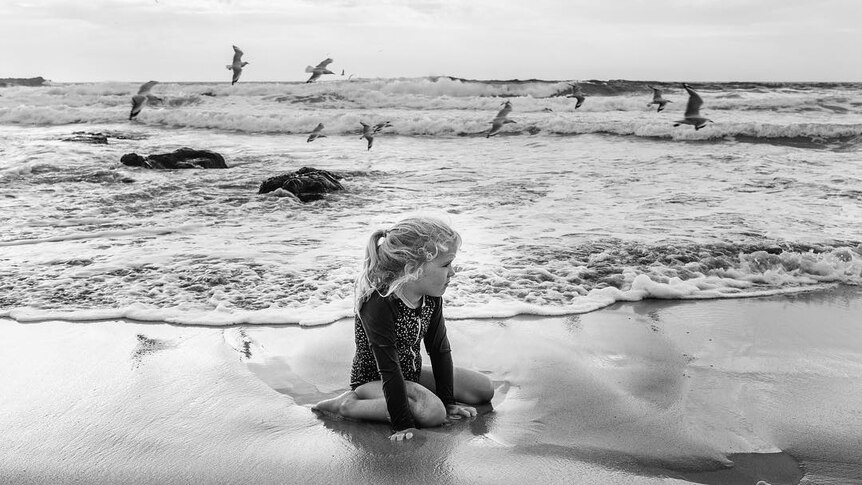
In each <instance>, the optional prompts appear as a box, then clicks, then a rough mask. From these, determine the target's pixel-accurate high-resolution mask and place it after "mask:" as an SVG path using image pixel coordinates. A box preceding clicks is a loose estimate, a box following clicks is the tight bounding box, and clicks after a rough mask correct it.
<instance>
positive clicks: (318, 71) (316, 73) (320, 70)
mask: <svg viewBox="0 0 862 485" xmlns="http://www.w3.org/2000/svg"><path fill="white" fill-rule="evenodd" d="M331 62H332V58H331V57H327V58H326V59H324V60H322V61H320V64H318V65H316V66H314V67H311V66H308V67H306V68H305V72H310V73H311V77H310V78H308V81H305V82H307V83H313V82H314V81H317V79H318V78H319V77H320V76H322V75H324V74H335V73H334V72H332V71H330V70H329V69H327V68H326V66H328V65H329V64H330V63H331Z"/></svg>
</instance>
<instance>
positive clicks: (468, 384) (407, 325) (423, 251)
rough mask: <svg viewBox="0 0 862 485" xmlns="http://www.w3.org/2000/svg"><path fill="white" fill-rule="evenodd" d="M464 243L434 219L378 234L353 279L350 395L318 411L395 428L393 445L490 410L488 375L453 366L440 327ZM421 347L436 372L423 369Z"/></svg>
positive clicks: (320, 406)
mask: <svg viewBox="0 0 862 485" xmlns="http://www.w3.org/2000/svg"><path fill="white" fill-rule="evenodd" d="M460 245H461V236H459V235H458V233H457V232H455V231H453V230H452V229H451V228H450V227H449V226H448V225H446V224H445V223H443V222H442V221H439V220H437V219H432V218H425V217H418V218H410V219H405V220H403V221H401V222H399V223H397V224H395V225H394V226H392V227H391V228H390V229H387V230H382V229H378V230H377V231H375V232H374V233H373V234H372V235H371V239H370V240H369V241H368V245H367V247H366V249H365V260H364V262H363V267H362V272H361V273H360V274H359V277H358V278H357V280H356V317H355V325H354V328H355V341H356V354H355V355H354V357H353V368H352V370H351V372H350V387H351V389H352V390H351V391H347V392H346V393H344V394H342V395H340V396H338V397H335V398H332V399H327V400H325V401H321V402H319V403H318V404H317V405H315V406H314V408H313V409H315V410H319V411H323V412H328V413H332V414H336V415H340V416H344V417H347V418H353V419H366V420H373V421H390V422H391V423H392V430H393V434H392V436H390V438H389V439H391V440H393V441H401V440H403V439H410V438H412V437H413V432H414V431H415V429H416V428H418V427H430V426H439V425H441V424H443V422H444V421H445V420H446V418H447V415H449V416H453V417H455V418H456V419H460V417H461V416H463V417H472V416H475V415H476V409H475V408H474V407H471V406H466V405H463V404H459V403H464V404H472V405H475V404H481V403H487V402H489V401H490V400H491V398H492V397H493V396H494V388H493V387H492V385H491V381H490V379H488V378H487V377H486V376H484V375H482V374H480V373H478V372H475V371H471V370H467V369H463V368H460V367H453V365H452V356H451V351H450V348H449V339H448V338H447V337H446V324H445V323H444V321H443V298H442V296H443V293H444V292H445V291H446V287H447V286H448V284H449V279H450V278H451V277H452V276H454V274H455V271H454V269H453V268H452V260H453V259H455V253H456V252H457V251H458V247H459V246H460ZM423 340H424V342H425V350H426V351H427V352H428V355H429V357H430V358H431V366H430V367H429V366H424V367H423V366H422V356H421V354H420V353H419V344H420V342H422V341H423Z"/></svg>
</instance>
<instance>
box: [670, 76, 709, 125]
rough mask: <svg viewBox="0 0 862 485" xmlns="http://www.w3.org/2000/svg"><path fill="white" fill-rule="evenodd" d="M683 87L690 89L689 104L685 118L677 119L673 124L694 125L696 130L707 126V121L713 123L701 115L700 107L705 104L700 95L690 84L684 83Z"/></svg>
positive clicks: (686, 107)
mask: <svg viewBox="0 0 862 485" xmlns="http://www.w3.org/2000/svg"><path fill="white" fill-rule="evenodd" d="M682 87H684V88H685V90H686V91H688V104H687V105H686V106H685V119H682V120H679V121H677V122H676V123H674V124H673V126H679V125H692V126H694V131H697V130H699V129H701V128H703V127H704V126H706V122H707V121H708V122H710V123H713V121H712V120H710V119H707V118H704V117H703V116H701V115H700V107H701V106H703V100H702V99H700V95H699V94H697V93H696V92H694V90H693V89H691V88H690V87H688V84H685V83H683V84H682Z"/></svg>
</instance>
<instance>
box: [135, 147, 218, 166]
mask: <svg viewBox="0 0 862 485" xmlns="http://www.w3.org/2000/svg"><path fill="white" fill-rule="evenodd" d="M120 163H122V164H123V165H128V166H130V167H144V168H154V169H175V168H227V164H226V163H225V161H224V157H222V156H221V155H219V154H218V153H216V152H211V151H209V150H194V149H192V148H180V149H179V150H176V151H174V152H172V153H160V154H156V155H150V156H148V157H142V156H140V155H138V154H137V153H127V154H125V155H123V156H122V158H120Z"/></svg>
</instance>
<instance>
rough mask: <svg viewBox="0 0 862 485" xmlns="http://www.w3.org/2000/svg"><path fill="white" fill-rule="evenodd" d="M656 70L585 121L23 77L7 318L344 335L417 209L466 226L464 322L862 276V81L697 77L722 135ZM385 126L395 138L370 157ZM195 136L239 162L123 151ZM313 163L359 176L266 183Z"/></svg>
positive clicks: (190, 143) (457, 284) (465, 97)
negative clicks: (368, 126)
mask: <svg viewBox="0 0 862 485" xmlns="http://www.w3.org/2000/svg"><path fill="white" fill-rule="evenodd" d="M648 84H650V83H646V82H633V81H612V82H599V81H592V82H584V83H582V87H583V90H584V92H585V93H586V94H587V96H588V97H587V100H586V102H585V103H584V105H583V106H582V107H581V108H579V109H577V110H575V108H574V100H573V99H571V98H568V97H566V94H567V93H568V91H567V90H568V85H567V84H566V83H565V82H550V81H538V80H536V81H509V82H502V81H501V82H492V81H470V80H461V79H453V78H445V77H441V78H416V79H352V80H349V81H348V80H345V79H343V78H336V79H334V80H328V81H323V82H319V83H315V84H304V83H242V82H240V83H238V84H236V85H234V86H231V85H229V84H227V83H162V84H158V85H156V86H155V88H154V89H153V90H152V95H154V96H157V97H158V98H159V99H152V100H151V102H150V103H149V104H148V105H147V106H145V107H144V109H143V111H142V112H141V113H140V115H138V117H137V119H136V120H135V121H129V120H128V115H129V109H130V99H131V96H132V94H134V93H135V92H136V91H137V88H138V86H139V83H119V82H115V83H82V84H62V83H50V84H49V85H47V86H43V87H9V88H4V89H2V90H0V227H2V229H3V231H2V233H0V317H8V318H12V319H15V320H17V321H21V322H30V321H41V320H49V319H66V320H91V319H115V318H129V319H134V320H142V321H163V322H169V323H175V324H192V325H231V324H286V323H287V324H290V323H298V324H302V325H314V324H323V323H330V322H333V321H335V320H338V319H340V318H344V317H348V316H350V315H351V314H352V298H353V288H352V281H353V278H354V277H355V275H356V272H357V270H358V267H359V263H360V260H361V258H362V251H363V248H364V246H365V244H366V242H367V239H368V237H369V235H370V234H371V232H372V231H373V230H374V229H376V228H378V227H386V226H387V225H390V224H392V223H394V222H396V221H397V220H399V219H401V218H403V217H406V216H410V215H417V214H423V215H433V216H437V217H441V218H443V219H444V220H447V221H448V222H449V223H450V224H451V225H452V226H453V227H454V228H455V229H456V230H458V231H459V232H460V233H461V234H462V236H463V241H464V242H463V246H462V248H461V250H460V252H459V254H458V257H457V259H456V269H457V275H456V277H455V279H454V280H453V282H452V284H450V286H449V290H448V291H447V294H446V315H447V317H448V318H454V319H458V318H487V317H507V316H513V315H518V314H535V315H566V314H578V313H584V312H590V311H593V310H596V309H599V308H603V307H605V306H607V305H610V304H612V303H614V302H617V301H635V300H640V299H644V298H666V299H689V298H739V297H747V296H757V295H769V294H778V293H791V292H799V291H806V290H810V289H814V288H823V287H824V286H827V287H828V286H830V285H833V286H834V285H859V284H860V283H862V224H860V222H862V160H860V158H862V157H860V153H862V152H860V148H862V135H860V134H862V84H852V83H846V84H804V83H796V84H781V83H761V84H756V83H727V84H701V85H698V84H695V85H694V86H693V87H694V88H695V89H696V90H698V92H699V93H700V94H701V96H702V98H703V100H704V106H703V108H702V110H701V113H702V114H703V115H705V116H706V117H708V118H710V119H712V120H713V121H714V123H711V124H709V125H707V126H706V127H705V128H703V129H701V130H699V131H695V130H694V129H693V128H692V127H690V126H680V127H674V126H673V122H674V121H675V120H678V119H680V118H681V117H682V112H683V111H684V108H685V103H686V95H685V92H684V90H683V89H682V88H681V86H680V85H678V84H662V83H652V84H651V85H656V86H660V87H662V88H663V89H664V95H665V97H666V98H667V99H670V100H671V101H672V103H671V104H669V105H668V107H667V108H666V109H665V110H664V111H663V112H661V113H659V112H656V111H655V107H654V106H653V107H650V106H648V105H647V103H648V102H649V101H651V97H652V93H651V90H650V89H649V88H648V87H647V85H648ZM506 100H508V101H510V102H511V103H512V107H513V109H512V112H511V114H510V115H509V117H510V119H512V120H514V121H516V123H514V124H508V125H505V127H504V129H503V130H502V132H501V134H500V135H498V136H495V137H491V138H486V137H485V136H484V133H483V132H485V131H487V130H488V128H489V127H490V123H489V122H490V120H491V119H493V117H494V116H495V114H496V112H497V111H498V110H499V109H500V105H501V104H502V102H503V101H506ZM360 121H366V122H368V123H378V122H383V121H389V122H390V123H391V125H392V126H391V127H390V128H387V129H385V130H384V131H383V132H382V133H380V134H379V135H378V136H377V137H376V138H375V143H374V147H373V148H372V149H371V150H367V149H366V142H365V140H361V139H359V134H360V124H359V122H360ZM318 123H323V124H324V125H325V129H324V132H323V133H324V134H325V135H327V136H326V138H320V139H318V140H316V141H314V142H313V143H307V142H306V137H307V135H308V133H309V132H310V131H311V130H312V129H313V128H314V127H315V126H316V125H317V124H318ZM76 132H85V133H102V134H105V135H107V138H108V143H107V144H89V143H82V142H80V141H66V140H64V139H67V138H71V137H74V135H75V134H76ZM180 147H191V148H196V149H208V150H213V151H216V152H218V153H221V154H222V155H223V156H224V157H225V159H226V161H227V164H228V166H229V167H230V168H228V169H226V170H166V171H154V170H145V169H141V168H132V167H127V166H124V165H122V164H120V162H119V160H120V157H121V156H122V155H123V154H125V153H130V152H135V153H138V154H141V155H150V154H155V153H164V152H169V151H173V150H175V149H177V148H180ZM304 166H308V167H314V168H319V169H326V170H330V171H332V172H335V173H336V174H338V175H339V176H341V177H343V178H342V183H343V185H344V186H345V190H344V191H343V192H339V193H334V194H330V195H328V196H327V197H326V198H325V199H324V200H320V201H316V202H311V203H302V202H300V201H298V200H297V199H295V198H293V197H291V196H285V195H284V194H282V195H280V196H279V195H272V194H266V195H258V193H257V190H258V186H259V185H260V183H261V182H262V181H263V180H264V179H266V178H268V177H271V176H274V175H279V174H282V173H286V172H290V171H293V170H296V169H298V168H300V167H304Z"/></svg>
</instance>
